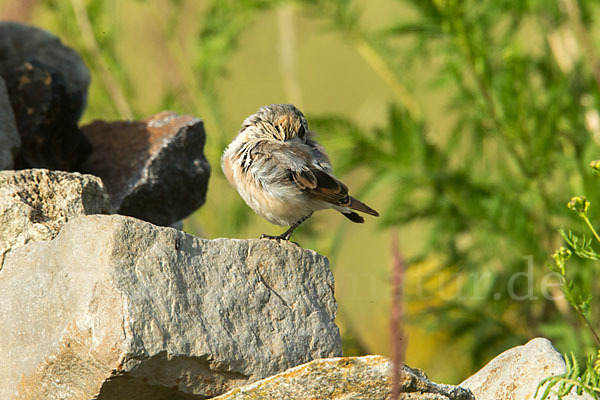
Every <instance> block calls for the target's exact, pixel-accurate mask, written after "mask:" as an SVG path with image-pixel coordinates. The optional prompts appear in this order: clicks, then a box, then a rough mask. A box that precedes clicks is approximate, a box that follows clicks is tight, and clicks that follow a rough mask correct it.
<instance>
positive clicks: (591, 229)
mask: <svg viewBox="0 0 600 400" xmlns="http://www.w3.org/2000/svg"><path fill="white" fill-rule="evenodd" d="M579 215H580V216H581V218H583V220H584V221H585V223H586V224H587V226H588V228H590V231H592V233H593V234H594V237H595V238H596V240H597V241H598V243H600V236H598V233H597V232H596V230H595V229H594V227H593V226H592V223H591V222H590V220H589V219H588V217H587V215H585V214H583V213H580V214H579Z"/></svg>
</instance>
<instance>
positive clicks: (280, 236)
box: [260, 233, 290, 242]
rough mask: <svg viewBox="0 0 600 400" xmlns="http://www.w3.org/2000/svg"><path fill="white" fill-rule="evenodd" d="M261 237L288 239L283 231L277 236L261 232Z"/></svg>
mask: <svg viewBox="0 0 600 400" xmlns="http://www.w3.org/2000/svg"><path fill="white" fill-rule="evenodd" d="M260 238H261V239H272V240H277V241H278V242H279V241H281V240H290V238H289V237H287V236H286V235H285V233H283V234H281V235H279V236H271V235H267V234H266V233H263V234H262V235H260Z"/></svg>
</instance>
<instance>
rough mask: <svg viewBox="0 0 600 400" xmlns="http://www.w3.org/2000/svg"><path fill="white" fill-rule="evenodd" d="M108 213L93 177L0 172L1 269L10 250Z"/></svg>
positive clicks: (99, 185) (101, 190) (103, 192)
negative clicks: (69, 223)
mask: <svg viewBox="0 0 600 400" xmlns="http://www.w3.org/2000/svg"><path fill="white" fill-rule="evenodd" d="M108 213H110V202H109V198H108V194H107V193H106V190H105V189H104V186H103V185H102V181H101V180H100V178H97V177H95V176H91V175H82V174H78V173H68V172H61V171H48V170H44V169H33V170H20V171H0V269H2V260H3V259H4V257H5V255H6V253H7V252H8V251H9V250H10V249H14V248H17V247H19V246H23V245H25V244H27V243H28V242H30V241H38V240H50V239H52V238H54V237H55V236H56V235H58V232H59V231H60V228H61V226H62V225H64V224H65V223H66V222H67V221H69V220H70V219H73V218H75V217H79V216H82V215H89V214H108ZM0 397H1V396H0Z"/></svg>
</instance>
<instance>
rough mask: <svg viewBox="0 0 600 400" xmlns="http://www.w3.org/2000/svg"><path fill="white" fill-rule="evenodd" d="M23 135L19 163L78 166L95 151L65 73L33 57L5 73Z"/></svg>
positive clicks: (23, 165)
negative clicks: (84, 131)
mask: <svg viewBox="0 0 600 400" xmlns="http://www.w3.org/2000/svg"><path fill="white" fill-rule="evenodd" d="M3 76H4V78H5V79H6V84H7V88H8V95H9V98H10V102H11V105H12V109H13V111H14V113H15V117H16V121H17V130H18V132H19V135H20V137H21V151H20V152H19V153H18V154H17V157H16V159H15V167H16V168H17V169H22V168H48V169H59V170H63V171H72V170H74V169H77V168H78V167H79V166H80V165H81V163H82V162H83V161H84V160H85V159H86V158H87V156H88V155H89V154H90V153H91V150H92V148H91V145H90V143H89V141H88V140H87V138H86V137H85V136H83V134H82V133H81V132H80V131H79V128H78V127H77V121H78V119H79V115H78V114H77V113H78V111H77V109H76V108H77V107H78V105H76V104H73V103H71V97H70V96H69V95H68V93H67V87H66V83H65V79H64V78H63V74H62V73H60V72H59V71H56V70H53V69H52V68H51V67H48V66H46V65H45V64H43V63H40V62H38V61H35V60H32V61H27V62H25V63H23V64H21V65H20V66H18V67H15V68H14V69H13V70H12V71H10V72H7V73H6V74H4V75H3Z"/></svg>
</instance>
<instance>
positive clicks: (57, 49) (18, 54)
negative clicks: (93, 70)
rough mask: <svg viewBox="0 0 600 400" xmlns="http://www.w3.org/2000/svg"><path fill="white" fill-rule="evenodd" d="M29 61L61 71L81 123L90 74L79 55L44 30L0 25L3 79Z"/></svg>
mask: <svg viewBox="0 0 600 400" xmlns="http://www.w3.org/2000/svg"><path fill="white" fill-rule="evenodd" d="M27 61H37V62H40V63H43V64H44V65H47V66H49V67H51V68H52V69H53V70H55V71H60V73H61V74H62V76H63V77H64V78H65V83H66V89H67V93H68V95H69V98H70V101H71V104H72V106H73V107H74V113H75V115H76V119H79V117H81V114H82V113H83V110H84V108H85V105H86V101H87V89H88V86H89V84H90V72H89V70H88V69H87V67H86V66H85V64H84V63H83V60H82V59H81V57H80V56H79V54H77V53H76V52H75V51H74V50H73V49H71V48H69V47H67V46H65V45H64V44H62V42H61V41H60V39H59V38H58V37H56V36H54V35H53V34H51V33H50V32H47V31H45V30H43V29H40V28H36V27H35V26H31V25H25V24H21V23H18V22H8V21H2V22H0V76H4V75H5V74H8V73H10V72H11V71H14V70H15V69H16V68H18V67H20V66H21V65H23V64H24V63H25V62H27Z"/></svg>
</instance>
